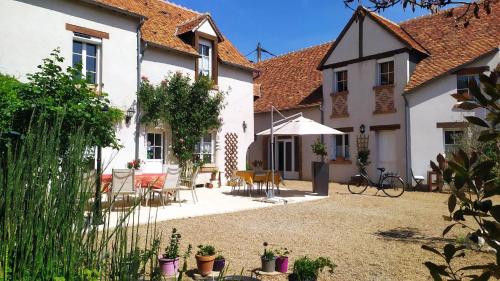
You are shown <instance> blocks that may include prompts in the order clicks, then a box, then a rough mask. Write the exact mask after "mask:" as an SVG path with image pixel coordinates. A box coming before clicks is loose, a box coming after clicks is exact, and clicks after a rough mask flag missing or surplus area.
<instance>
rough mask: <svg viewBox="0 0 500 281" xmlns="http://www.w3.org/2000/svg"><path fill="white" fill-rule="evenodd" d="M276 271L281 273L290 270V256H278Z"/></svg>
mask: <svg viewBox="0 0 500 281" xmlns="http://www.w3.org/2000/svg"><path fill="white" fill-rule="evenodd" d="M276 271H278V272H281V273H287V272H288V257H277V258H276Z"/></svg>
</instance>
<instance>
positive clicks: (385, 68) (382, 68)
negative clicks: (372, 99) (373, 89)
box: [377, 61, 394, 86]
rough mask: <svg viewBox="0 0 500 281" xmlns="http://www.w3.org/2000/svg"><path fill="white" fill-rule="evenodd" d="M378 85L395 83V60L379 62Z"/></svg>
mask: <svg viewBox="0 0 500 281" xmlns="http://www.w3.org/2000/svg"><path fill="white" fill-rule="evenodd" d="M377 72H378V85H379V86H382V85H392V84H394V61H386V62H381V63H378V71H377Z"/></svg>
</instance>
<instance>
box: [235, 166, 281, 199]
mask: <svg viewBox="0 0 500 281" xmlns="http://www.w3.org/2000/svg"><path fill="white" fill-rule="evenodd" d="M272 174H273V173H272V171H267V170H261V169H255V170H246V171H234V172H233V173H232V174H231V176H230V178H229V181H228V185H230V186H231V187H232V189H231V192H236V191H237V192H240V189H241V188H243V189H244V191H246V192H247V193H248V195H250V196H252V189H254V188H255V189H256V191H257V192H258V193H259V194H262V192H263V190H264V187H265V188H266V194H267V193H268V192H269V191H270V190H274V187H276V190H277V192H278V194H279V193H280V188H279V186H280V184H283V179H282V178H281V174H280V172H278V171H276V172H275V173H274V181H273V177H272ZM273 184H274V186H273Z"/></svg>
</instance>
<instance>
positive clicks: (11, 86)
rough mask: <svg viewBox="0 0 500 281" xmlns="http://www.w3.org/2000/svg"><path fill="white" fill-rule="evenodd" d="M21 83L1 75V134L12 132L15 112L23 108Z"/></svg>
mask: <svg viewBox="0 0 500 281" xmlns="http://www.w3.org/2000/svg"><path fill="white" fill-rule="evenodd" d="M21 86H22V84H21V82H19V81H17V80H16V79H15V78H14V77H11V76H7V75H3V74H1V73H0V132H6V131H10V130H12V129H13V128H12V122H13V120H14V115H15V112H16V111H18V110H19V108H20V107H21V106H22V101H21V100H20V98H19V96H18V94H17V93H18V91H19V89H20V87H21Z"/></svg>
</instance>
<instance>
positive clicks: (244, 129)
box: [242, 121, 247, 133]
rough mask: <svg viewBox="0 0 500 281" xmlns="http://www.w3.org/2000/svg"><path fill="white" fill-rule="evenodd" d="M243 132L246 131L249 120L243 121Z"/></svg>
mask: <svg viewBox="0 0 500 281" xmlns="http://www.w3.org/2000/svg"><path fill="white" fill-rule="evenodd" d="M242 126H243V132H244V133H245V132H246V131H247V122H245V121H243V124H242Z"/></svg>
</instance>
